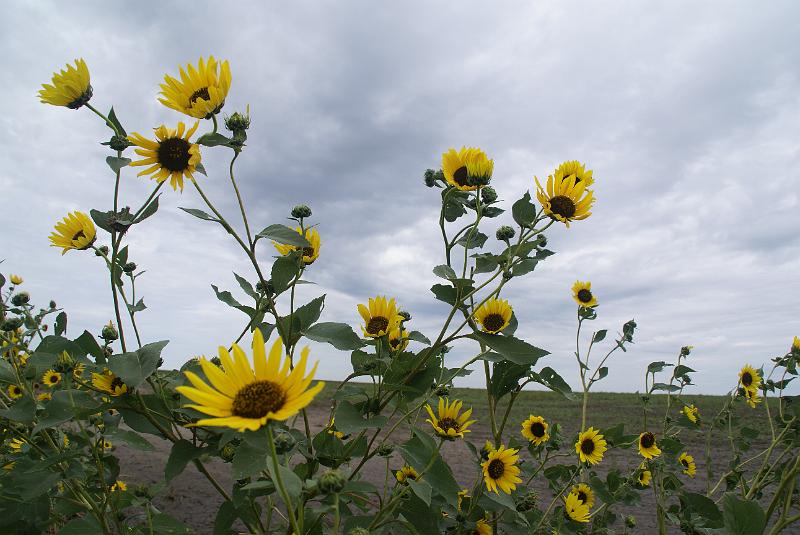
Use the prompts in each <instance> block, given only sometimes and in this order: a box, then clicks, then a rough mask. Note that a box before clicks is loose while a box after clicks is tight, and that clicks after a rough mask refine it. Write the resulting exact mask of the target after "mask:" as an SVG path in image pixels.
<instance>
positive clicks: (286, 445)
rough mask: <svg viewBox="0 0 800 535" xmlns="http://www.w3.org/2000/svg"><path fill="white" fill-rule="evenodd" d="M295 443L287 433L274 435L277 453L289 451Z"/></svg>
mask: <svg viewBox="0 0 800 535" xmlns="http://www.w3.org/2000/svg"><path fill="white" fill-rule="evenodd" d="M294 445H295V440H294V437H293V436H292V435H290V434H289V433H278V436H276V437H275V450H276V451H277V452H278V453H279V454H281V455H282V454H284V453H289V452H290V451H291V450H292V448H293V447H294Z"/></svg>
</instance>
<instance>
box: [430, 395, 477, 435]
mask: <svg viewBox="0 0 800 535" xmlns="http://www.w3.org/2000/svg"><path fill="white" fill-rule="evenodd" d="M462 405H463V402H462V401H459V400H457V401H453V402H450V400H448V399H446V398H442V397H440V398H439V407H438V409H439V410H438V415H437V414H434V413H433V409H432V408H431V406H430V405H425V409H426V410H427V411H428V415H429V416H430V418H429V419H427V420H425V421H426V422H428V423H429V424H431V427H433V430H434V431H435V432H436V434H437V435H439V436H440V437H442V438H447V439H451V440H453V439H456V438H464V433H469V432H470V430H469V429H468V427H469V426H471V425H472V424H474V423H475V422H476V421H477V420H470V419H469V417H470V416H472V409H471V408H470V409H467V410H465V411H464V412H463V413H461V414H459V412H460V411H461V406H462Z"/></svg>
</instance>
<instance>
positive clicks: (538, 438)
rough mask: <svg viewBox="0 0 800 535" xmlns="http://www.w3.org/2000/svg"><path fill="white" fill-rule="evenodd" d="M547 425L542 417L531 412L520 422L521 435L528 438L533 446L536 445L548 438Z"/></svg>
mask: <svg viewBox="0 0 800 535" xmlns="http://www.w3.org/2000/svg"><path fill="white" fill-rule="evenodd" d="M548 427H549V425H548V424H547V422H546V421H545V420H544V418H542V417H541V416H534V415H533V414H531V415H530V417H529V418H528V419H527V420H525V421H524V422H522V436H523V437H525V438H527V439H528V440H530V441H531V444H533V445H534V446H538V445H540V444H543V443H544V442H547V440H549V439H550V434H549V433H548V432H547V428H548Z"/></svg>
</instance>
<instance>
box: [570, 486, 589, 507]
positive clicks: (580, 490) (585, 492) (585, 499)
mask: <svg viewBox="0 0 800 535" xmlns="http://www.w3.org/2000/svg"><path fill="white" fill-rule="evenodd" d="M569 492H570V494H574V495H576V496H577V497H578V499H579V500H580V501H581V503H582V504H584V505H586V507H588V508H589V509H591V508H592V507H594V491H592V488H591V487H590V486H589V485H587V484H586V483H579V484H577V485H573V487H572V490H570V491H569Z"/></svg>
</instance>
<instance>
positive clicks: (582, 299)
mask: <svg viewBox="0 0 800 535" xmlns="http://www.w3.org/2000/svg"><path fill="white" fill-rule="evenodd" d="M572 298H573V299H574V300H575V302H576V303H578V306H581V307H596V306H597V297H595V295H594V294H593V293H592V283H591V282H589V281H586V282H581V281H575V284H573V285H572Z"/></svg>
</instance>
